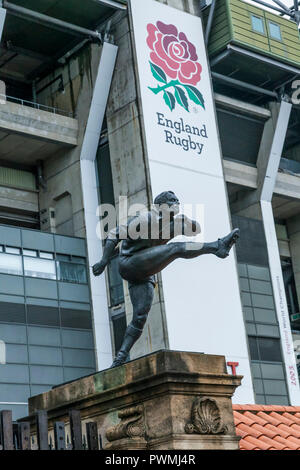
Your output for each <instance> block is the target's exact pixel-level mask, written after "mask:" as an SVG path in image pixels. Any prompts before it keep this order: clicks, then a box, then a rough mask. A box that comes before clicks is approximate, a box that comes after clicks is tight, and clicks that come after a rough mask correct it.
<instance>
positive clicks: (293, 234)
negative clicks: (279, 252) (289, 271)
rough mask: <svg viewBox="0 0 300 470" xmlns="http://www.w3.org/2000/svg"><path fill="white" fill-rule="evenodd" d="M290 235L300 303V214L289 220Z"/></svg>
mask: <svg viewBox="0 0 300 470" xmlns="http://www.w3.org/2000/svg"><path fill="white" fill-rule="evenodd" d="M287 229H288V236H289V240H290V253H291V258H292V264H293V271H294V276H295V284H296V290H297V296H298V302H299V305H300V216H299V215H297V216H295V217H291V218H290V219H288V220H287Z"/></svg>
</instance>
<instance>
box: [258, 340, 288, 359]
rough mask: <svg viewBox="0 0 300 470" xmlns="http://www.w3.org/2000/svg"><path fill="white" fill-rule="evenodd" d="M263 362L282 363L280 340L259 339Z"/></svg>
mask: <svg viewBox="0 0 300 470" xmlns="http://www.w3.org/2000/svg"><path fill="white" fill-rule="evenodd" d="M257 341H258V348H259V354H260V359H261V361H273V362H282V356H281V347H280V340H279V339H271V338H257Z"/></svg>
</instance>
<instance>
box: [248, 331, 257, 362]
mask: <svg viewBox="0 0 300 470" xmlns="http://www.w3.org/2000/svg"><path fill="white" fill-rule="evenodd" d="M249 349H250V357H251V359H252V360H253V361H259V354H258V347H257V341H256V338H254V337H253V336H249Z"/></svg>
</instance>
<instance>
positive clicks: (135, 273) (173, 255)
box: [120, 229, 239, 282]
mask: <svg viewBox="0 0 300 470" xmlns="http://www.w3.org/2000/svg"><path fill="white" fill-rule="evenodd" d="M238 238H239V229H235V230H233V231H232V232H230V233H229V234H228V235H226V237H223V238H219V239H218V240H217V241H215V242H211V243H197V242H174V243H168V244H167V245H159V246H155V247H153V248H146V249H145V250H141V251H138V252H137V253H135V254H134V255H132V256H120V274H121V276H122V277H123V279H126V280H127V281H130V282H136V281H139V280H143V279H146V278H148V277H149V276H153V275H155V274H157V273H159V272H160V271H162V270H163V269H164V268H166V267H167V266H168V265H169V264H170V263H172V262H173V261H175V260H176V259H179V258H183V259H191V258H197V257H198V256H201V255H205V254H213V255H215V256H218V257H219V258H226V257H227V256H228V255H229V252H230V250H231V248H232V246H233V245H234V243H235V242H236V241H237V239H238Z"/></svg>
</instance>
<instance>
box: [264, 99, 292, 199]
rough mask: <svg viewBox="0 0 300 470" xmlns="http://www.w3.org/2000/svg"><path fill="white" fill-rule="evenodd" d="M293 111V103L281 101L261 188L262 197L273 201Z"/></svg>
mask: <svg viewBox="0 0 300 470" xmlns="http://www.w3.org/2000/svg"><path fill="white" fill-rule="evenodd" d="M291 111H292V104H291V103H287V102H286V101H281V105H280V111H279V114H278V118H277V122H276V128H275V132H274V136H273V142H272V146H271V149H270V154H269V157H268V165H267V168H266V173H265V177H264V183H263V186H262V190H261V199H262V200H264V201H269V202H271V200H272V196H273V192H274V188H275V183H276V178H277V174H278V168H279V163H280V159H281V155H282V151H283V147H284V142H285V139H286V133H287V128H288V124H289V120H290V115H291Z"/></svg>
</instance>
